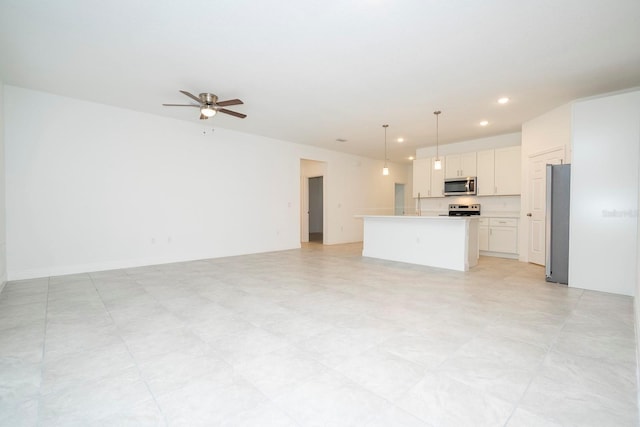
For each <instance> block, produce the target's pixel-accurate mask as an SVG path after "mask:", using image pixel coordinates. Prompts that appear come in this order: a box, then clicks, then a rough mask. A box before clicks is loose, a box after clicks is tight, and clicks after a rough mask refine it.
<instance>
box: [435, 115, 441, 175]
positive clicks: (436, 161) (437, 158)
mask: <svg viewBox="0 0 640 427" xmlns="http://www.w3.org/2000/svg"><path fill="white" fill-rule="evenodd" d="M440 113H442V111H439V110H438V111H434V112H433V114H435V115H436V160H435V161H434V162H433V168H434V169H435V170H440V169H442V162H441V161H440V157H439V156H438V145H439V143H438V116H439V115H440Z"/></svg>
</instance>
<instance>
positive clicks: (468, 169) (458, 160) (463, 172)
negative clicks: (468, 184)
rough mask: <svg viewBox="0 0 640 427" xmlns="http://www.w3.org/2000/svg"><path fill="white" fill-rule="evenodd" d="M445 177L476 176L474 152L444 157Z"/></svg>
mask: <svg viewBox="0 0 640 427" xmlns="http://www.w3.org/2000/svg"><path fill="white" fill-rule="evenodd" d="M445 163H446V165H447V167H446V169H445V175H444V177H445V178H458V177H466V176H476V170H477V169H476V153H475V152H473V153H464V154H450V155H448V156H447V157H446V162H445Z"/></svg>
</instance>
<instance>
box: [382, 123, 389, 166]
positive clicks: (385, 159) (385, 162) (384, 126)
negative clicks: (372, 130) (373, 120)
mask: <svg viewBox="0 0 640 427" xmlns="http://www.w3.org/2000/svg"><path fill="white" fill-rule="evenodd" d="M382 127H383V128H384V167H383V168H382V175H384V176H387V175H389V168H388V167H387V128H388V127H389V125H382Z"/></svg>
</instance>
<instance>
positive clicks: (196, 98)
mask: <svg viewBox="0 0 640 427" xmlns="http://www.w3.org/2000/svg"><path fill="white" fill-rule="evenodd" d="M180 93H182V94H184V95H187V96H188V97H189V98H191V99H193V100H195V101H197V102H198V103H199V104H202V100H201V99H200V98H198V97H197V96H195V95H193V94H191V93H189V92H187V91H186V90H181V91H180Z"/></svg>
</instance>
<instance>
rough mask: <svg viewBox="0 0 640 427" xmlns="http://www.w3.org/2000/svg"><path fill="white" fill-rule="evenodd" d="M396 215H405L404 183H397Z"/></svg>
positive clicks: (394, 211) (394, 210)
mask: <svg viewBox="0 0 640 427" xmlns="http://www.w3.org/2000/svg"><path fill="white" fill-rule="evenodd" d="M394 200H395V201H394V209H393V214H394V215H404V212H405V210H404V184H399V183H397V182H396V183H395V199H394Z"/></svg>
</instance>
